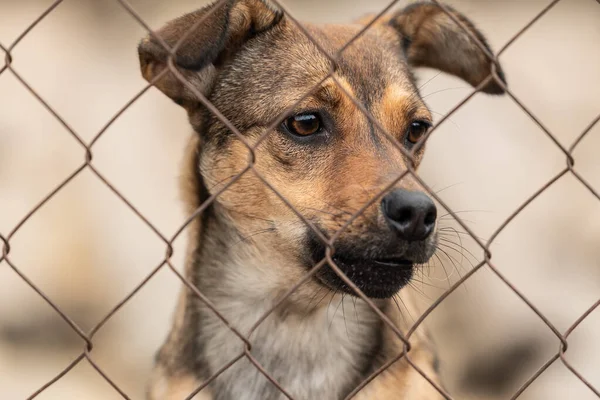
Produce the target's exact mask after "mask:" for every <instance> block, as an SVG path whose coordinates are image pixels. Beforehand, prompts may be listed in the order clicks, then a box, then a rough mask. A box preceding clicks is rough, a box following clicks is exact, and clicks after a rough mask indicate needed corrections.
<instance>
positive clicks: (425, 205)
mask: <svg viewBox="0 0 600 400" xmlns="http://www.w3.org/2000/svg"><path fill="white" fill-rule="evenodd" d="M381 209H382V210H383V215H384V216H385V219H386V220H387V222H388V223H389V225H390V226H391V227H392V229H393V230H394V231H395V232H396V233H397V234H398V236H400V237H401V238H402V239H404V240H407V241H418V240H423V239H425V238H427V237H428V236H429V235H430V234H431V232H433V228H434V227H435V220H436V218H437V209H436V207H435V204H434V203H433V201H432V200H431V199H430V198H429V196H427V195H426V194H425V193H421V192H410V191H408V190H404V189H396V190H394V191H393V192H390V193H388V194H387V195H386V196H385V197H384V198H383V200H382V201H381Z"/></svg>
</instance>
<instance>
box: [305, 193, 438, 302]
mask: <svg viewBox="0 0 600 400" xmlns="http://www.w3.org/2000/svg"><path fill="white" fill-rule="evenodd" d="M381 213H382V215H383V217H384V219H385V223H386V224H387V227H386V228H382V229H379V230H377V231H371V232H364V233H363V234H362V235H361V237H362V238H361V239H356V238H352V239H344V238H343V235H342V237H340V239H339V240H338V241H336V243H335V246H334V248H335V251H334V254H333V256H332V257H331V261H333V263H335V265H336V266H337V267H338V268H339V269H340V270H341V271H342V272H343V273H344V274H345V275H346V276H347V277H348V279H350V281H351V282H352V283H353V284H354V285H356V286H357V287H358V288H359V289H360V290H361V291H362V292H363V293H364V294H365V295H367V296H368V297H371V298H389V297H392V296H393V295H395V294H396V293H397V292H398V291H399V290H400V289H401V288H402V287H404V286H405V285H407V284H408V283H409V282H410V280H411V278H412V277H413V273H414V269H415V265H417V264H423V263H426V262H427V261H428V260H429V258H430V257H431V256H432V255H433V253H434V251H435V248H436V235H435V224H436V219H437V209H436V207H435V204H434V203H433V201H432V200H431V199H430V198H429V197H428V196H427V195H425V194H424V193H420V192H409V191H406V190H404V189H396V190H394V191H392V192H390V193H389V194H387V195H386V196H385V197H384V198H383V200H382V201H381ZM308 247H309V249H310V254H311V256H310V262H309V264H312V265H315V264H316V263H318V262H320V261H321V260H323V258H325V254H326V253H325V246H324V245H323V244H322V243H321V242H320V241H319V240H318V239H317V238H316V235H314V234H309V243H308ZM316 279H317V280H318V281H319V282H320V283H321V284H323V285H325V286H327V287H328V288H330V289H332V290H336V291H343V292H346V293H349V294H352V295H355V292H354V290H353V289H352V288H351V287H350V286H349V285H348V284H347V283H346V282H345V281H344V280H343V279H342V278H341V277H340V276H338V275H337V274H336V273H335V271H334V269H333V268H332V267H331V266H330V265H325V266H323V267H322V268H321V269H320V270H319V271H318V273H317V274H316Z"/></svg>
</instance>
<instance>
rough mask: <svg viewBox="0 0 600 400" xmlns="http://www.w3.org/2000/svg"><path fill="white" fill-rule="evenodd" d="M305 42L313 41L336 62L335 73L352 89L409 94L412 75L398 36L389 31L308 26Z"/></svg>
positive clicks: (353, 27)
mask: <svg viewBox="0 0 600 400" xmlns="http://www.w3.org/2000/svg"><path fill="white" fill-rule="evenodd" d="M307 32H308V33H309V34H310V35H311V38H308V40H314V41H315V42H316V43H317V44H318V45H319V46H320V47H321V48H322V49H323V50H324V51H326V52H327V53H328V54H330V55H331V56H333V57H334V58H336V62H337V69H336V72H337V73H339V74H341V75H343V76H344V77H345V78H346V79H348V80H349V81H350V82H351V83H352V84H353V86H355V87H357V88H363V87H364V86H368V87H369V88H371V89H374V88H379V89H383V88H385V87H387V86H389V85H391V84H395V85H402V86H406V89H408V90H410V89H411V86H412V84H413V80H412V75H411V73H410V70H409V69H408V66H407V63H406V59H405V57H404V55H403V53H402V52H401V44H400V40H399V38H398V36H397V35H396V34H395V33H394V32H393V31H392V30H391V29H384V28H382V27H379V26H377V27H371V28H369V29H367V30H366V31H365V30H364V26H363V25H308V26H307Z"/></svg>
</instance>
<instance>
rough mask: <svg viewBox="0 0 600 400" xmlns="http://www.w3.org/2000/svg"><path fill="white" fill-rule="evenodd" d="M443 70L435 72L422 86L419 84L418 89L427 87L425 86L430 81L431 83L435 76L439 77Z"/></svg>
mask: <svg viewBox="0 0 600 400" xmlns="http://www.w3.org/2000/svg"><path fill="white" fill-rule="evenodd" d="M440 74H441V72H438V73H437V74H435V75H434V76H432V77H431V78H429V79H427V81H425V83H423V84H422V85H421V86H419V87H418V88H417V89H418V90H422V89H423V88H425V86H427V84H428V83H430V82H431V81H433V80H434V79H435V78H437V77H438V76H440Z"/></svg>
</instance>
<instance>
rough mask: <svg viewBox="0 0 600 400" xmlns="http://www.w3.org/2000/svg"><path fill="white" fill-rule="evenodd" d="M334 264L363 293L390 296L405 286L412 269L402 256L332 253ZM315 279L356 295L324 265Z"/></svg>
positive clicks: (409, 262) (369, 295) (375, 296)
mask: <svg viewBox="0 0 600 400" xmlns="http://www.w3.org/2000/svg"><path fill="white" fill-rule="evenodd" d="M332 260H333V262H334V263H335V265H336V266H337V267H338V268H339V269H340V270H341V271H342V272H343V273H344V274H345V275H346V276H347V277H348V279H349V280H350V281H351V282H352V283H353V284H354V285H356V287H357V288H358V289H360V290H361V291H362V292H363V293H364V294H365V295H366V296H368V297H371V298H377V299H381V298H389V297H392V296H393V295H395V294H396V293H397V292H398V291H399V290H400V289H402V288H403V287H404V286H406V285H407V284H408V283H409V282H410V280H411V278H412V276H413V272H414V265H415V263H414V262H413V261H411V260H408V259H406V258H403V257H382V258H355V257H344V256H341V255H340V256H338V255H334V256H333V257H332ZM316 278H317V280H318V281H319V282H320V283H321V284H323V285H325V286H327V287H328V288H330V289H332V290H337V291H343V292H345V293H348V294H352V295H356V293H355V292H354V290H353V289H352V287H350V286H349V285H348V284H347V283H346V282H345V281H344V280H343V279H342V278H340V277H339V276H338V275H337V274H336V273H335V271H334V270H333V268H331V266H329V265H326V266H324V267H323V268H321V269H320V270H319V272H318V273H317V275H316Z"/></svg>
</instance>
